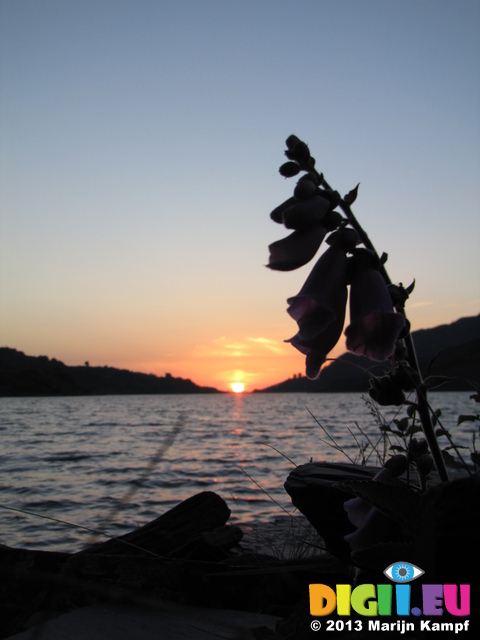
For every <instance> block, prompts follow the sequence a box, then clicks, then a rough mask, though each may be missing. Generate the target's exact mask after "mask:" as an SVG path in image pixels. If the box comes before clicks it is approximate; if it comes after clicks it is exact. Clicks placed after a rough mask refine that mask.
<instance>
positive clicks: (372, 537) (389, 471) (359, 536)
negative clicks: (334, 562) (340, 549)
mask: <svg viewBox="0 0 480 640" xmlns="http://www.w3.org/2000/svg"><path fill="white" fill-rule="evenodd" d="M407 466H408V461H407V458H406V457H405V456H403V455H397V456H393V457H392V458H390V459H389V460H387V462H386V463H385V466H384V468H383V469H381V470H380V471H379V472H378V473H377V474H376V475H375V476H374V477H373V478H372V482H384V483H388V482H392V481H394V479H395V478H397V477H398V476H400V475H401V474H402V473H404V472H405V470H406V468H407ZM343 508H344V509H345V511H346V513H347V517H348V519H349V520H350V522H351V523H352V524H353V525H355V526H356V527H357V529H356V530H355V531H353V532H352V533H349V534H348V535H346V536H345V541H346V542H348V544H349V545H350V549H351V550H352V551H353V552H355V551H361V550H363V549H368V548H371V547H374V546H376V545H377V544H380V543H382V542H385V541H386V540H388V538H389V534H390V532H391V530H392V526H393V524H392V521H391V520H390V518H388V517H387V516H386V515H385V514H383V513H382V512H381V511H379V510H378V509H377V508H376V507H374V506H372V505H371V504H370V503H369V502H367V501H366V500H363V498H352V499H351V500H347V501H346V502H344V504H343Z"/></svg>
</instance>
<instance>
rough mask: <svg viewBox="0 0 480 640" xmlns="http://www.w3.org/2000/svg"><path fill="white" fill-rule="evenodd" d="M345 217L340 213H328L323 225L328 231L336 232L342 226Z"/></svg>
mask: <svg viewBox="0 0 480 640" xmlns="http://www.w3.org/2000/svg"><path fill="white" fill-rule="evenodd" d="M343 219H344V218H343V216H342V214H341V213H340V211H327V213H326V214H325V216H324V218H323V220H322V224H323V226H324V227H325V229H326V230H327V231H335V229H338V227H339V226H340V224H341V222H342V220H343Z"/></svg>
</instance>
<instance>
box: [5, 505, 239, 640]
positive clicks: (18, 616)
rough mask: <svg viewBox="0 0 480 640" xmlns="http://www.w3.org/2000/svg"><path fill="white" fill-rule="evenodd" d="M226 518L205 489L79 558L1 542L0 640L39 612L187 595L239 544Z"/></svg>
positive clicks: (226, 513) (225, 510)
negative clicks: (199, 577)
mask: <svg viewBox="0 0 480 640" xmlns="http://www.w3.org/2000/svg"><path fill="white" fill-rule="evenodd" d="M229 517H230V510H229V508H228V507H227V505H226V503H225V501H224V500H223V499H222V498H220V497H219V496H218V495H217V494H215V493H213V492H203V493H200V494H197V495H195V496H193V497H191V498H188V499H187V500H185V501H184V502H182V503H180V504H179V505H177V506H176V507H174V508H173V509H171V510H170V511H168V512H166V513H165V514H163V515H161V516H159V517H158V518H156V519H155V520H153V521H152V522H150V523H148V524H146V525H144V526H142V527H139V528H138V529H135V530H133V531H131V532H129V533H127V534H125V535H123V536H120V537H118V538H114V539H109V540H107V541H106V542H102V543H97V544H94V545H92V546H90V547H88V548H86V549H84V550H82V551H80V552H77V553H71V554H70V553H60V552H50V551H38V550H29V549H17V548H11V547H7V546H4V545H0V576H1V580H0V583H1V584H0V638H4V637H7V636H8V635H10V634H11V633H13V630H14V629H16V628H19V625H20V624H21V622H22V621H23V620H24V619H25V618H27V617H28V616H29V615H30V613H32V612H33V611H36V610H38V609H40V608H42V609H54V610H57V611H58V610H60V611H63V610H69V609H71V608H75V607H78V606H84V605H85V604H91V603H92V602H98V601H102V600H108V599H119V598H121V599H125V598H127V597H128V598H131V594H132V590H135V592H136V594H137V595H138V593H142V592H143V594H148V595H149V597H150V596H152V595H153V596H155V597H164V598H165V597H168V598H174V599H182V598H184V597H185V593H186V592H187V591H189V590H191V588H192V585H193V586H194V588H195V583H196V582H198V580H196V581H195V580H193V582H192V576H193V575H194V574H198V575H201V574H202V569H203V571H205V566H208V567H210V570H211V565H213V566H215V563H217V562H218V561H220V560H223V559H225V558H226V557H227V555H228V550H229V549H230V548H231V547H232V546H234V545H235V544H237V543H238V542H239V540H240V539H241V537H242V533H241V531H240V530H239V529H238V527H232V526H230V525H227V524H226V523H227V521H228V518H229ZM204 565H205V566H204ZM189 581H190V582H189ZM127 592H128V594H129V595H128V594H127ZM142 597H143V596H142Z"/></svg>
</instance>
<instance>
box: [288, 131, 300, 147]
mask: <svg viewBox="0 0 480 640" xmlns="http://www.w3.org/2000/svg"><path fill="white" fill-rule="evenodd" d="M299 142H301V140H300V138H297V136H295V135H293V133H292V135H290V136H288V138H287V139H286V140H285V144H286V145H287V149H290V150H292V149H294V147H295V146H296V145H297V144H298V143H299Z"/></svg>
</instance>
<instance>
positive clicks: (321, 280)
mask: <svg viewBox="0 0 480 640" xmlns="http://www.w3.org/2000/svg"><path fill="white" fill-rule="evenodd" d="M347 265H348V261H347V257H346V254H345V251H344V250H342V249H341V248H338V247H336V246H331V247H329V248H328V249H327V250H326V251H325V253H324V254H323V255H322V256H321V257H320V259H319V260H318V262H317V263H316V264H315V266H314V267H313V269H312V271H311V273H310V275H309V276H308V278H307V280H306V281H305V284H304V285H303V287H302V289H301V290H300V292H299V293H298V295H296V296H294V297H292V298H289V299H288V300H287V302H288V305H289V307H288V309H287V311H288V313H289V314H290V316H291V317H292V318H293V319H294V320H296V321H297V323H298V328H299V331H298V333H297V334H296V335H295V336H294V337H293V338H290V340H287V342H291V344H292V345H293V346H294V347H295V348H296V349H298V350H299V351H300V352H301V353H303V354H305V355H306V369H307V371H306V373H307V376H308V377H309V378H316V377H317V376H318V374H319V371H320V367H321V366H322V364H323V363H324V362H325V360H326V357H327V355H328V353H329V352H330V351H331V350H332V349H333V347H334V346H335V345H336V344H337V342H338V340H339V338H340V336H341V333H342V330H343V325H344V322H345V307H346V303H347V284H346V283H347Z"/></svg>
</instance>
